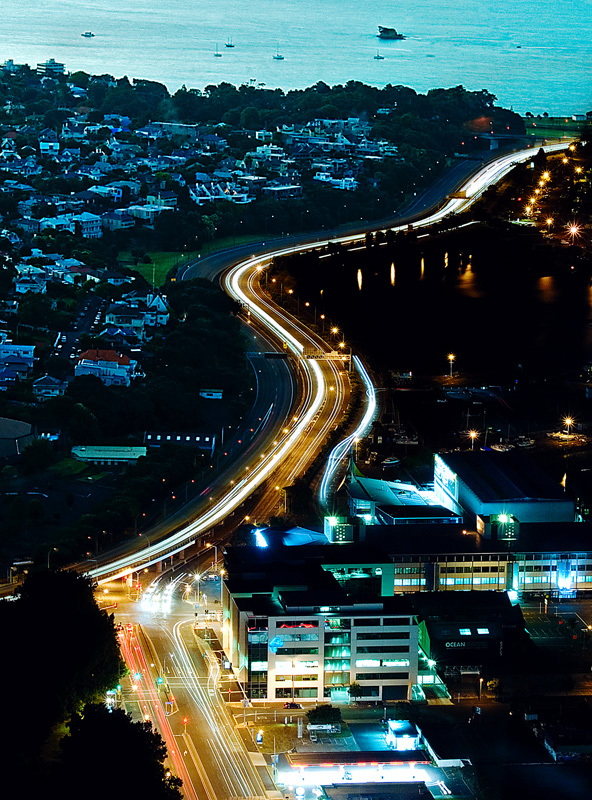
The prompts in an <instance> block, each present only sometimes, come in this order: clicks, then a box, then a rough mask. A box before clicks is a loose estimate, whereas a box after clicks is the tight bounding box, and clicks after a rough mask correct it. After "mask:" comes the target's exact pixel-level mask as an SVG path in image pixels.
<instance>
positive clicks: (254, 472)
mask: <svg viewBox="0 0 592 800" xmlns="http://www.w3.org/2000/svg"><path fill="white" fill-rule="evenodd" d="M568 144H569V142H568V141H565V142H560V143H557V144H551V145H547V146H546V147H545V150H546V151H547V152H554V151H557V150H561V149H564V148H565V147H567V146H568ZM532 156H533V150H532V149H526V150H523V151H519V152H513V153H506V154H504V155H500V156H499V157H498V158H496V159H495V160H493V161H491V162H488V163H487V164H485V165H484V166H481V167H480V168H479V169H478V170H477V172H476V173H475V174H472V175H471V176H470V177H469V178H468V179H466V180H465V181H464V183H462V184H461V185H460V186H458V185H457V184H458V181H457V180H456V179H455V187H454V194H456V195H458V194H459V193H462V194H463V196H462V197H459V196H456V197H450V198H449V199H447V200H446V202H445V203H443V204H442V203H441V202H438V201H437V198H435V197H434V198H433V204H432V206H431V208H432V210H430V211H428V212H420V213H419V214H418V215H416V216H413V217H406V218H404V219H403V220H399V221H398V224H392V225H389V227H391V228H392V229H393V230H406V229H408V227H409V225H413V227H414V228H421V227H424V226H428V225H432V224H434V223H435V222H438V221H440V220H442V219H444V218H445V217H448V216H451V215H453V214H457V213H460V212H462V211H464V210H466V209H467V208H468V207H469V206H470V205H471V204H472V203H473V202H475V200H476V199H478V198H479V197H480V196H481V195H482V194H483V192H484V191H485V190H486V189H487V188H488V187H489V186H490V185H492V184H494V183H496V182H497V181H499V180H501V179H502V178H503V177H504V176H505V175H506V174H508V173H509V172H510V171H511V170H512V169H513V167H514V166H515V165H516V164H517V163H520V162H523V161H527V160H529V159H530V158H532ZM428 194H429V193H428ZM434 208H435V209H436V210H433V209H434ZM411 220H412V221H411ZM375 229H376V226H372V230H375ZM380 229H382V228H380ZM364 232H365V229H364V230H361V231H356V232H353V233H351V232H350V233H347V234H344V235H343V236H340V237H338V238H335V237H331V238H327V239H324V240H321V241H319V240H318V239H314V240H310V239H309V240H306V239H305V240H302V241H300V242H296V243H293V242H290V243H286V244H284V245H283V246H281V247H278V246H277V244H276V245H270V246H269V247H266V248H264V249H265V252H264V253H263V254H262V255H250V256H248V257H244V256H242V257H241V256H240V252H238V253H237V252H235V251H228V252H226V253H221V254H216V255H215V256H213V257H211V259H208V261H207V263H205V260H204V263H202V264H200V267H199V274H202V275H203V274H209V275H210V277H215V276H217V275H220V274H221V273H222V274H223V280H222V283H223V286H224V288H225V290H226V291H227V292H228V294H229V295H230V296H231V297H233V298H234V299H235V300H237V302H239V303H240V304H241V305H242V308H243V312H244V315H245V322H246V324H247V326H249V327H251V328H252V329H253V331H254V334H253V335H255V336H257V335H259V336H263V337H265V338H266V339H267V340H269V341H270V343H273V346H274V347H275V349H277V350H280V351H281V350H282V349H284V348H285V349H286V351H287V352H288V353H289V354H290V358H291V360H292V361H293V362H294V363H295V364H296V367H295V369H296V370H297V371H298V379H299V383H300V387H301V393H300V398H299V404H298V407H297V410H296V411H295V412H293V411H290V415H291V416H290V417H289V418H286V416H285V405H284V406H283V408H282V409H281V410H280V408H279V407H278V408H275V407H274V404H272V405H270V407H269V414H268V415H267V416H266V423H268V424H267V425H266V426H263V427H264V428H265V436H262V435H258V436H257V438H256V440H255V442H254V447H253V448H251V449H250V450H249V451H248V452H246V453H242V454H241V455H240V456H239V458H238V459H237V460H236V461H235V463H234V465H233V467H232V468H231V472H232V477H230V475H229V474H228V473H226V475H225V479H226V478H227V482H226V483H222V482H221V481H218V482H217V483H215V484H213V486H212V490H211V491H208V492H207V501H205V499H204V503H202V506H201V508H199V509H198V510H197V511H196V512H194V514H193V517H192V519H190V520H187V521H186V522H185V523H182V524H180V525H178V526H177V527H176V529H175V530H173V531H172V532H171V533H170V535H168V536H166V537H165V538H164V539H163V540H161V541H158V542H155V543H154V544H152V545H150V546H149V547H147V548H144V549H143V550H142V553H141V558H139V556H138V554H137V553H131V554H127V555H123V556H117V557H115V558H112V557H111V558H109V557H108V556H107V557H105V559H104V560H102V561H99V562H98V563H97V565H96V566H94V567H93V568H92V569H90V570H88V574H90V575H91V576H92V577H93V578H94V579H96V580H97V581H98V582H99V583H102V582H104V581H108V580H110V579H112V578H114V577H121V576H123V575H125V574H127V573H129V571H130V570H131V569H138V568H140V567H142V566H149V565H150V564H153V563H156V562H157V561H159V560H161V559H162V557H163V555H165V554H174V553H176V552H182V551H183V550H184V549H185V548H186V547H187V546H188V545H190V544H193V543H195V542H197V541H199V540H200V538H201V537H203V536H204V535H205V534H207V533H209V532H211V531H212V529H213V528H214V527H215V526H217V525H219V524H220V523H221V522H222V521H223V520H224V519H225V518H226V517H228V515H229V514H232V513H234V512H235V511H236V510H237V509H239V508H240V506H241V505H242V504H243V503H244V502H245V500H246V499H247V498H248V497H249V496H250V495H251V494H252V493H253V492H254V491H255V490H256V489H257V488H259V487H261V486H262V485H263V484H265V483H266V482H268V486H269V488H270V492H269V493H268V495H269V494H271V497H270V498H269V499H268V505H269V507H270V508H276V509H277V507H278V501H277V499H276V497H277V495H276V496H275V497H274V492H277V491H278V490H277V489H275V487H276V486H279V487H280V488H282V487H284V486H288V485H290V483H291V481H292V480H293V478H294V477H295V476H297V475H300V474H302V472H303V471H304V470H305V469H306V467H307V466H308V465H309V464H310V463H312V461H313V460H314V458H315V456H316V455H317V453H318V452H319V451H320V450H321V448H322V446H323V444H324V442H325V441H326V439H327V437H328V435H329V434H330V433H331V431H332V430H333V429H334V428H336V427H337V426H338V425H339V421H340V419H341V418H342V416H343V413H344V411H345V409H346V408H347V405H348V402H349V380H348V376H347V375H346V373H345V371H344V368H343V364H340V363H339V362H335V361H329V360H316V359H309V358H306V357H303V355H304V351H305V349H312V350H323V351H327V350H329V348H328V346H327V345H326V344H325V343H324V342H323V341H322V340H321V339H320V337H318V336H317V335H316V334H314V333H312V332H311V331H310V330H308V329H307V328H306V327H305V326H304V325H303V324H302V323H301V322H300V321H298V320H296V319H295V318H294V317H292V316H291V315H290V314H288V313H287V312H285V311H284V310H283V309H281V308H279V307H277V306H275V305H274V304H273V303H272V302H271V301H270V300H269V298H268V297H267V296H266V295H265V293H264V292H263V290H262V288H261V286H260V278H261V276H262V275H263V274H264V272H265V268H266V266H267V265H268V264H269V263H270V261H271V259H272V258H273V257H277V256H281V255H284V254H291V253H294V252H299V251H302V250H306V249H315V248H319V247H324V246H325V245H327V244H328V243H329V242H333V243H341V244H351V243H353V242H356V241H358V240H359V239H360V236H361V235H362V234H363V233H364ZM248 249H249V250H250V251H251V253H252V249H253V245H250V246H249V247H248ZM238 250H239V251H241V252H245V248H239V249H238ZM196 271H197V270H193V271H192V270H189V271H187V273H186V277H190V276H192V275H193V274H194V273H195V272H196ZM270 346H271V345H270ZM267 361H269V359H268V360H267ZM356 363H357V366H358V369H360V371H361V364H360V363H359V361H358V362H356ZM266 372H267V370H266ZM262 374H263V370H262ZM362 377H364V375H363V373H362ZM267 383H268V384H269V383H270V380H269V378H268V379H267ZM292 385H293V384H291V386H292ZM366 386H367V393H368V396H369V401H368V406H369V407H372V405H373V403H374V402H375V400H374V399H373V397H372V390H371V385H370V383H369V379H367V380H366ZM371 417H372V414H371V413H367V414H366V415H365V420H364V424H366V425H368V424H369V423H370V422H371ZM362 432H363V431H362V430H361V429H358V430H356V432H355V434H354V435H355V436H359V435H361V434H362ZM259 433H260V434H263V429H262V430H261V431H260V432H259ZM350 443H351V440H350ZM350 443H347V444H345V445H343V446H342V447H343V450H344V451H346V450H347V447H348V446H349V444H350ZM341 455H342V454H341ZM340 460H341V459H340V457H333V458H332V466H333V467H334V468H336V467H338V465H339V462H340ZM272 478H273V481H271V479H272ZM330 478H331V476H330V475H329V476H328V477H327V475H326V476H325V479H324V481H323V485H324V492H325V494H324V497H323V498H322V499H323V500H325V501H327V499H328V496H329V492H328V486H329V485H330ZM208 488H209V487H208ZM140 562H141V563H140Z"/></svg>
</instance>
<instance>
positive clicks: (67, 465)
mask: <svg viewBox="0 0 592 800" xmlns="http://www.w3.org/2000/svg"><path fill="white" fill-rule="evenodd" d="M85 470H88V464H85V463H84V462H82V461H76V459H74V458H68V457H66V458H63V459H62V460H61V461H58V463H57V464H54V465H53V466H51V467H50V468H49V471H50V472H52V473H53V474H54V475H55V476H56V477H58V478H71V477H74V476H75V475H77V476H80V475H81V474H82V473H83V472H85Z"/></svg>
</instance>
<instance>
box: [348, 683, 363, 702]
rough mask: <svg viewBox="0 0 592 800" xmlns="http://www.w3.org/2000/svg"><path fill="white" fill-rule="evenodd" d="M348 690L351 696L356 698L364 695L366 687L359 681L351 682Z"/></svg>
mask: <svg viewBox="0 0 592 800" xmlns="http://www.w3.org/2000/svg"><path fill="white" fill-rule="evenodd" d="M347 691H348V692H349V696H350V698H352V699H353V700H356V699H357V698H358V697H362V695H363V694H364V689H363V688H362V686H361V684H359V683H358V682H357V681H353V682H352V683H350V685H349V686H348V687H347Z"/></svg>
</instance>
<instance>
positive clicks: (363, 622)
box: [354, 619, 380, 628]
mask: <svg viewBox="0 0 592 800" xmlns="http://www.w3.org/2000/svg"><path fill="white" fill-rule="evenodd" d="M354 625H355V626H356V627H366V628H368V627H370V626H372V627H375V626H376V625H380V620H379V619H354Z"/></svg>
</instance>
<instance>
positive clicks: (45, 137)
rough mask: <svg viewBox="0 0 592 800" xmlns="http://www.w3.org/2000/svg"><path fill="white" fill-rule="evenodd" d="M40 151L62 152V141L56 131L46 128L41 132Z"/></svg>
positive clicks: (48, 153)
mask: <svg viewBox="0 0 592 800" xmlns="http://www.w3.org/2000/svg"><path fill="white" fill-rule="evenodd" d="M38 142H39V152H40V153H41V155H42V156H43V155H50V156H51V155H57V154H58V153H59V152H60V143H59V141H58V137H57V134H56V132H55V131H53V130H51V128H46V129H45V130H43V131H41V133H40V134H39V139H38Z"/></svg>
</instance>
